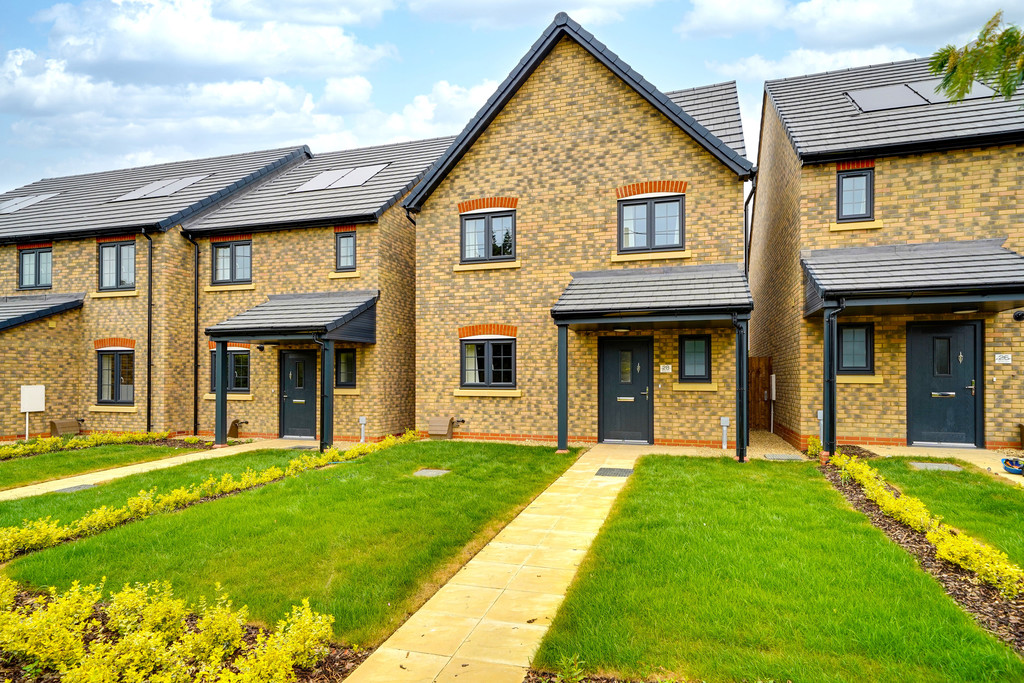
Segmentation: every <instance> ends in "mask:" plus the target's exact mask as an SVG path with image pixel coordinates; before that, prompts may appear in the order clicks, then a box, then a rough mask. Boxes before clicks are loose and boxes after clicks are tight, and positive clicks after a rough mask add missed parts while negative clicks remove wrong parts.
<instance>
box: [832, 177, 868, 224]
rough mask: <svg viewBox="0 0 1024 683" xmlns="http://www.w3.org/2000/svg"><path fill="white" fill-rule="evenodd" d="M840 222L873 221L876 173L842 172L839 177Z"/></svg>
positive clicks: (837, 190)
mask: <svg viewBox="0 0 1024 683" xmlns="http://www.w3.org/2000/svg"><path fill="white" fill-rule="evenodd" d="M836 183H837V189H836V193H837V195H838V202H837V204H838V207H837V214H836V218H837V220H839V221H865V220H871V218H872V216H873V215H874V212H875V206H874V204H875V171H874V169H870V168H865V169H861V170H858V171H840V172H839V173H838V175H837V181H836Z"/></svg>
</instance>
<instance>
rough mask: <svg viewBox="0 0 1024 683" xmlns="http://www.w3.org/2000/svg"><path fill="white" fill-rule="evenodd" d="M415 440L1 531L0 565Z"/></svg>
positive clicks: (311, 457) (407, 437)
mask: <svg viewBox="0 0 1024 683" xmlns="http://www.w3.org/2000/svg"><path fill="white" fill-rule="evenodd" d="M417 438H418V437H417V436H416V433H415V432H413V431H408V432H406V433H405V434H403V435H402V436H400V437H395V436H391V435H389V436H387V437H385V438H384V439H382V440H380V441H378V442H376V443H361V444H357V445H356V446H354V447H352V448H350V449H348V450H347V451H345V452H344V453H342V452H340V451H338V449H336V448H328V449H327V450H325V451H324V452H323V453H315V454H308V455H300V456H299V457H297V458H295V459H293V460H291V461H289V463H288V467H287V468H286V469H284V470H282V469H281V468H280V467H268V468H267V469H265V470H261V471H256V470H254V469H252V468H249V469H247V470H246V471H245V472H243V473H242V474H241V476H240V477H239V478H237V479H236V478H235V476H234V475H232V474H230V473H227V474H225V475H224V476H222V477H221V478H220V479H217V478H216V477H213V476H211V477H209V478H208V479H206V480H204V481H202V482H199V483H198V484H192V485H191V486H183V487H180V488H176V489H173V490H171V491H168V492H167V493H158V492H157V490H156V489H155V488H154V489H151V490H149V491H139V493H138V495H136V496H132V497H131V498H129V499H128V500H127V501H125V504H124V505H123V506H121V507H117V508H111V507H108V506H106V505H104V506H102V507H99V508H96V509H95V510H92V511H90V512H88V513H86V514H85V515H84V516H82V517H80V518H79V519H77V520H75V521H73V522H71V523H69V524H61V523H60V521H59V520H53V519H51V518H49V517H44V518H42V519H37V520H32V521H28V520H26V521H25V522H24V523H22V525H21V526H9V527H0V562H6V561H8V560H10V559H11V558H13V557H15V556H16V555H20V554H22V553H26V552H31V551H34V550H42V549H44V548H51V547H53V546H55V545H59V544H61V543H63V542H65V541H68V540H71V539H73V538H83V537H86V536H94V535H96V534H99V533H101V532H103V531H106V530H107V529H112V528H114V527H116V526H119V525H121V524H124V523H126V522H133V521H136V520H140V519H145V518H146V517H151V516H153V515H158V514H162V513H167V512H175V511H176V510H181V509H182V508H185V507H188V506H189V505H194V504H195V503H197V502H199V501H201V500H203V499H206V498H212V497H214V496H220V495H227V494H231V493H237V492H239V491H245V490H248V489H253V488H256V487H258V486H263V485H265V484H269V483H271V482H274V481H278V480H280V479H283V478H285V477H295V476H298V475H300V474H302V473H303V472H308V471H309V470H314V469H319V468H321V467H325V466H326V465H329V464H330V463H332V462H345V461H348V460H354V459H356V458H358V457H361V456H363V455H366V454H368V453H373V452H376V451H380V450H384V449H386V448H390V447H391V446H394V445H397V444H400V443H408V442H410V441H415V440H416V439H417Z"/></svg>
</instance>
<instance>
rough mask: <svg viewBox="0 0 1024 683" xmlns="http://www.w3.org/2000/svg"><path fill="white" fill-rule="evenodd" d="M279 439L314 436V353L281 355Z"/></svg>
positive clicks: (298, 352)
mask: <svg viewBox="0 0 1024 683" xmlns="http://www.w3.org/2000/svg"><path fill="white" fill-rule="evenodd" d="M281 436H308V437H310V438H312V437H315V436H316V351H282V352H281Z"/></svg>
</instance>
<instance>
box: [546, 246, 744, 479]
mask: <svg viewBox="0 0 1024 683" xmlns="http://www.w3.org/2000/svg"><path fill="white" fill-rule="evenodd" d="M753 307H754V304H753V299H752V298H751V296H750V287H749V286H748V284H747V278H746V276H745V275H744V274H743V267H742V265H741V264H735V265H733V264H723V265H705V266H674V267H665V268H624V269H616V270H599V271H589V272H580V273H573V274H572V281H571V282H570V283H569V284H568V286H567V287H566V288H565V290H563V291H562V294H561V296H559V298H558V301H557V302H556V303H555V305H554V307H552V309H551V317H552V318H554V321H555V324H556V325H557V326H558V448H559V449H565V448H567V446H568V433H569V428H568V415H569V369H568V365H569V335H568V330H569V329H573V330H610V329H616V328H621V327H623V326H628V327H629V328H630V329H631V330H637V329H664V328H672V327H684V326H691V325H699V326H702V327H714V326H727V325H732V326H733V327H735V328H736V453H737V455H738V456H739V459H740V461H741V462H742V461H743V460H744V459H745V458H746V450H747V441H748V436H749V435H748V426H747V328H748V323H749V321H750V311H751V310H752V309H753Z"/></svg>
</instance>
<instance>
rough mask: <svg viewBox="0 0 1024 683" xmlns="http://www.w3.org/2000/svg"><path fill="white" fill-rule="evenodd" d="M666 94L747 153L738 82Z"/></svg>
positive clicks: (740, 150) (740, 153)
mask: <svg viewBox="0 0 1024 683" xmlns="http://www.w3.org/2000/svg"><path fill="white" fill-rule="evenodd" d="M665 95H666V96H667V97H668V98H669V99H670V100H672V101H673V102H675V103H676V104H677V105H678V106H679V108H680V109H682V110H683V111H685V112H686V113H687V114H689V115H690V116H692V117H693V118H695V119H697V121H698V122H700V124H701V125H702V126H704V127H705V128H707V129H708V130H709V131H710V132H711V133H712V134H713V135H714V136H715V137H717V138H718V139H719V140H721V141H722V142H724V143H725V144H727V145H729V146H730V147H732V148H733V149H734V150H736V153H737V154H739V155H740V156H746V155H747V146H746V145H745V144H744V142H743V121H742V119H741V118H740V100H739V95H737V93H736V81H728V82H726V83H714V84H712V85H702V86H700V87H697V88H687V89H685V90H672V91H670V92H666V93H665Z"/></svg>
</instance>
